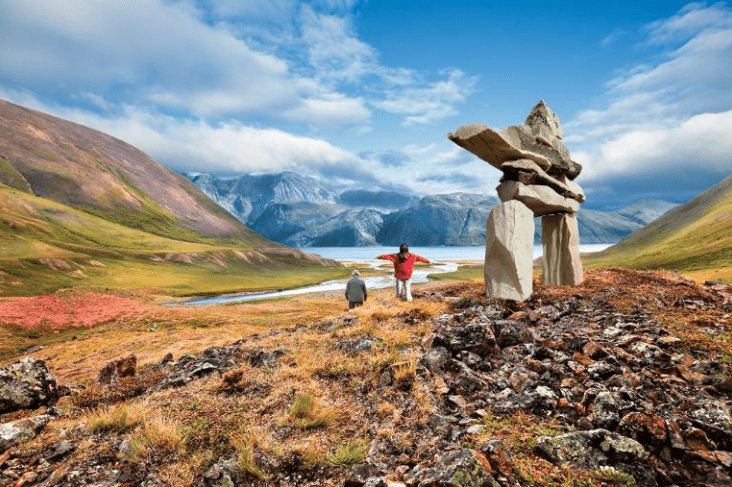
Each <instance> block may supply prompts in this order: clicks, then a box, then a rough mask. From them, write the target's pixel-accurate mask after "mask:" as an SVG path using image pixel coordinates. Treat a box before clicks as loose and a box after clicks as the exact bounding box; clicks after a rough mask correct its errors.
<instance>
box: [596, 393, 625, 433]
mask: <svg viewBox="0 0 732 487" xmlns="http://www.w3.org/2000/svg"><path fill="white" fill-rule="evenodd" d="M619 411H620V401H619V400H618V398H617V396H616V395H615V394H613V393H612V392H609V391H601V392H600V393H599V394H597V397H596V398H595V401H594V403H593V413H594V418H593V421H592V423H593V424H594V425H595V426H596V427H597V428H603V429H607V430H614V429H615V428H616V427H617V426H618V423H620V412H619Z"/></svg>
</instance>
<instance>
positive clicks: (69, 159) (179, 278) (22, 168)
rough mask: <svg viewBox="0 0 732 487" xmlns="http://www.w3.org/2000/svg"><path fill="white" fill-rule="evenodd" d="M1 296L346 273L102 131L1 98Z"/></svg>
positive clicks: (257, 285) (184, 287)
mask: <svg viewBox="0 0 732 487" xmlns="http://www.w3.org/2000/svg"><path fill="white" fill-rule="evenodd" d="M0 133H1V134H2V137H0V294H3V295H27V294H37V293H42V292H49V291H54V290H57V289H59V288H63V287H75V286H80V285H82V286H92V287H105V288H126V289H140V288H145V289H162V290H163V291H164V292H166V293H169V294H174V295H188V294H198V293H216V292H235V291H241V290H262V289H272V288H280V289H281V288H286V287H294V286H299V285H303V284H309V283H315V282H319V281H322V280H326V279H331V278H334V277H337V276H340V275H344V274H346V272H345V270H344V269H343V268H342V267H341V266H339V265H337V263H335V262H332V261H325V260H323V259H321V258H319V257H317V256H311V255H308V254H305V253H303V252H301V251H298V250H293V249H286V248H283V247H282V246H281V245H280V244H277V243H275V242H272V241H270V240H267V239H265V238H263V237H262V236H260V235H258V234H256V233H254V232H253V231H252V230H250V229H248V228H247V227H246V226H245V225H244V224H242V223H241V222H240V221H238V220H237V219H236V218H235V217H233V216H232V215H230V214H228V213H227V212H226V211H225V210H224V209H222V208H221V207H219V206H217V205H216V204H215V203H214V202H213V201H211V200H210V199H209V198H208V197H207V196H206V195H205V194H204V193H203V192H201V191H200V190H199V189H198V188H196V187H195V185H193V184H192V183H191V182H190V181H188V180H187V179H186V178H183V177H181V176H179V175H177V174H175V173H173V172H172V171H170V170H168V169H166V168H164V167H162V166H160V165H159V164H157V163H156V162H155V161H153V160H152V159H150V158H149V157H148V156H147V155H145V154H144V153H143V152H141V151H139V150H138V149H136V148H134V147H132V146H130V145H129V144H126V143H124V142H122V141H119V140H117V139H114V138H113V137H110V136H108V135H106V134H103V133H101V132H98V131H95V130H93V129H90V128H87V127H82V126H80V125H77V124H74V123H71V122H67V121H64V120H61V119H58V118H55V117H51V116H49V115H44V114H42V113H39V112H35V111H32V110H27V109H25V108H21V107H18V106H15V105H12V104H10V103H7V102H4V101H0Z"/></svg>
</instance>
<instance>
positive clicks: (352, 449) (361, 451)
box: [325, 440, 369, 467]
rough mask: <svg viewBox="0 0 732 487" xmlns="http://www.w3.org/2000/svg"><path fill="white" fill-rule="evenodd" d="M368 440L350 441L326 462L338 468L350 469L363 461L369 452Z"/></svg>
mask: <svg viewBox="0 0 732 487" xmlns="http://www.w3.org/2000/svg"><path fill="white" fill-rule="evenodd" d="M368 447H369V441H368V440H356V441H349V442H348V443H346V444H345V445H343V446H342V447H341V448H339V449H338V451H336V452H335V453H331V454H329V455H328V456H327V457H326V458H325V461H326V462H327V463H329V464H330V465H334V466H337V467H350V466H351V465H355V464H357V463H360V462H362V461H363V459H364V458H366V453H367V452H368Z"/></svg>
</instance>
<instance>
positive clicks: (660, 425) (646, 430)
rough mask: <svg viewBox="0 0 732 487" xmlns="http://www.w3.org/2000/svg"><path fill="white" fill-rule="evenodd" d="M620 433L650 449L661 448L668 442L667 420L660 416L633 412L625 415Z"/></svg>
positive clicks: (619, 429)
mask: <svg viewBox="0 0 732 487" xmlns="http://www.w3.org/2000/svg"><path fill="white" fill-rule="evenodd" d="M618 433H620V434H622V435H624V436H627V437H629V438H633V439H634V440H636V441H638V442H639V443H641V444H642V445H643V446H645V447H646V448H648V449H649V450H655V449H658V448H660V447H661V446H662V445H663V444H664V443H666V438H667V436H668V435H667V434H666V422H665V421H664V420H663V418H661V417H660V416H657V415H655V414H647V413H641V412H632V413H629V414H626V415H625V416H623V419H622V420H621V421H620V424H619V425H618Z"/></svg>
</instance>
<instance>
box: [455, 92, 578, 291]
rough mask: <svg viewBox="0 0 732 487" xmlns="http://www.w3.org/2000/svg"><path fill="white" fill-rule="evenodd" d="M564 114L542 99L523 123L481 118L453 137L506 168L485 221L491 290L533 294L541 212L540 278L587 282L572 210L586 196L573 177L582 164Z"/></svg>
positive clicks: (563, 282)
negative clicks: (569, 142)
mask: <svg viewBox="0 0 732 487" xmlns="http://www.w3.org/2000/svg"><path fill="white" fill-rule="evenodd" d="M563 135H564V134H563V131H562V127H561V125H560V124H559V118H558V117H557V115H556V114H555V113H554V112H552V111H551V110H550V109H549V107H547V106H546V104H545V103H544V102H543V101H540V102H539V103H538V104H537V105H536V106H535V107H534V108H533V110H531V113H530V114H529V116H528V117H527V118H526V121H525V122H524V123H522V124H521V125H515V126H511V127H507V128H505V129H503V130H501V131H495V130H493V129H491V128H489V127H486V126H485V125H482V124H471V125H465V126H463V127H460V128H459V129H458V130H457V132H454V133H451V134H448V138H449V139H450V140H452V141H453V142H455V143H456V144H457V145H459V146H460V147H462V148H464V149H466V150H468V151H470V152H472V153H473V154H475V155H476V156H478V157H480V158H481V159H483V160H484V161H486V162H488V163H489V164H490V165H492V166H493V167H495V168H497V169H500V170H501V171H503V177H502V178H501V184H500V185H499V186H498V188H496V189H497V191H498V197H499V198H500V199H501V201H502V203H501V204H500V205H498V206H496V207H495V208H493V209H492V210H491V212H490V214H489V215H488V221H487V222H486V237H485V238H486V248H485V267H484V269H485V284H486V295H487V296H488V297H493V298H498V299H511V300H514V301H523V300H525V299H528V298H529V296H531V292H532V287H533V284H532V271H533V248H534V217H539V216H540V217H542V219H541V227H542V243H543V250H544V259H543V260H544V263H543V272H544V275H543V282H544V283H546V284H557V285H573V286H574V285H577V284H580V283H581V282H582V279H583V272H582V262H581V260H580V254H579V232H578V229H577V219H576V218H575V213H576V212H577V210H578V209H579V205H580V203H582V202H583V201H585V196H584V194H583V192H582V188H580V186H579V185H578V184H577V183H575V182H574V179H575V178H576V177H577V176H578V175H579V173H580V171H581V170H582V166H580V165H579V164H577V163H576V162H574V161H572V159H571V158H570V156H569V152H568V151H567V149H566V148H565V147H564V144H563V143H562V137H563Z"/></svg>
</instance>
